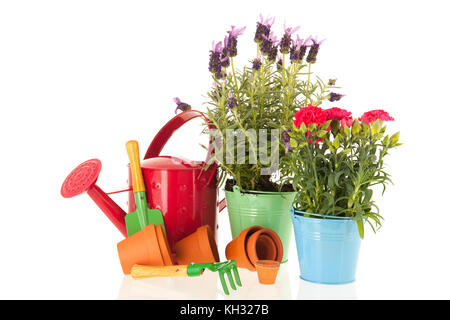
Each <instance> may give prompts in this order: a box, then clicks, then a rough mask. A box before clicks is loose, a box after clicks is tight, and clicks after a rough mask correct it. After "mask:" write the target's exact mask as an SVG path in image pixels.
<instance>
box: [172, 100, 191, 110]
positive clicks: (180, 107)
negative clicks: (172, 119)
mask: <svg viewBox="0 0 450 320" xmlns="http://www.w3.org/2000/svg"><path fill="white" fill-rule="evenodd" d="M173 101H174V102H175V103H176V104H177V108H176V109H175V114H176V113H177V111H178V110H181V112H184V111H186V110H191V109H192V108H191V106H190V105H189V104H187V103H184V102H181V100H180V98H178V97H176V98H173Z"/></svg>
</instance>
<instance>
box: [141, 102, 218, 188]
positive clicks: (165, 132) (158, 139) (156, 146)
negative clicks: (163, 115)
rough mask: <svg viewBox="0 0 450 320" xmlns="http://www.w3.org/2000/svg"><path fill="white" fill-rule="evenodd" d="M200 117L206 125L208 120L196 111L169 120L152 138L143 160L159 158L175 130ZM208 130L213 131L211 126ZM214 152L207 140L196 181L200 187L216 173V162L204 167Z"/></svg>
mask: <svg viewBox="0 0 450 320" xmlns="http://www.w3.org/2000/svg"><path fill="white" fill-rule="evenodd" d="M198 117H201V118H203V120H205V121H206V122H207V123H209V120H208V118H206V116H205V115H204V113H203V112H200V111H197V110H187V111H184V112H181V113H179V114H177V115H176V116H175V117H173V118H172V119H170V120H169V121H168V122H167V123H166V124H165V125H164V126H163V127H162V128H161V129H160V130H159V132H158V133H157V134H156V136H155V137H154V138H153V141H152V142H151V143H150V146H149V147H148V149H147V152H146V153H145V156H144V160H145V159H149V158H154V157H157V156H159V154H160V152H161V151H162V149H163V148H164V146H165V145H166V143H167V141H168V140H169V139H170V137H171V136H172V135H173V134H174V133H175V131H176V130H178V129H179V128H180V127H181V126H182V125H184V124H185V123H186V122H188V121H190V120H192V119H194V118H198ZM208 128H209V129H215V127H214V126H213V125H208ZM213 152H214V149H213V143H212V137H211V136H210V138H209V146H208V154H207V156H206V160H205V161H204V162H203V166H202V170H201V171H200V174H199V175H198V177H197V180H198V181H199V183H200V185H201V186H202V187H204V186H206V185H208V184H209V182H210V181H211V179H212V177H213V176H214V174H215V173H216V169H217V162H216V161H214V162H213V163H211V165H210V166H209V167H208V168H207V169H206V170H205V167H206V165H207V163H208V161H209V159H210V157H211V154H212V153H213Z"/></svg>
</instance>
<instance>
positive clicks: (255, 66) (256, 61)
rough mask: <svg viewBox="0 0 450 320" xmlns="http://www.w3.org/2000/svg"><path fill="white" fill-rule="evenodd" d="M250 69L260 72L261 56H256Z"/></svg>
mask: <svg viewBox="0 0 450 320" xmlns="http://www.w3.org/2000/svg"><path fill="white" fill-rule="evenodd" d="M252 63H253V65H252V69H253V70H256V71H258V70H261V56H260V55H259V54H258V56H257V57H256V58H255V59H254V60H253V62H252Z"/></svg>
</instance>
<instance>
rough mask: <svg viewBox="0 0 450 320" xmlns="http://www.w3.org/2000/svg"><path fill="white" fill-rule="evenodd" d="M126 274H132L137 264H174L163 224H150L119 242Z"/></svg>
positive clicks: (118, 247)
mask: <svg viewBox="0 0 450 320" xmlns="http://www.w3.org/2000/svg"><path fill="white" fill-rule="evenodd" d="M117 251H118V252H119V259H120V264H121V266H122V270H123V273H124V274H130V272H131V268H132V267H133V265H135V264H142V265H149V266H172V265H173V261H172V257H171V255H170V250H169V244H168V243H167V239H166V236H165V234H164V230H163V228H162V226H161V225H154V224H151V225H148V226H146V227H145V228H144V229H142V230H141V231H139V232H136V233H135V234H133V235H132V236H129V237H128V238H126V239H124V240H122V241H120V242H119V243H118V244H117Z"/></svg>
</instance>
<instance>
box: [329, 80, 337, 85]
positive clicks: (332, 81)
mask: <svg viewBox="0 0 450 320" xmlns="http://www.w3.org/2000/svg"><path fill="white" fill-rule="evenodd" d="M336 81H337V79H330V80H328V85H329V86H330V87H331V86H334V85H336Z"/></svg>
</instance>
